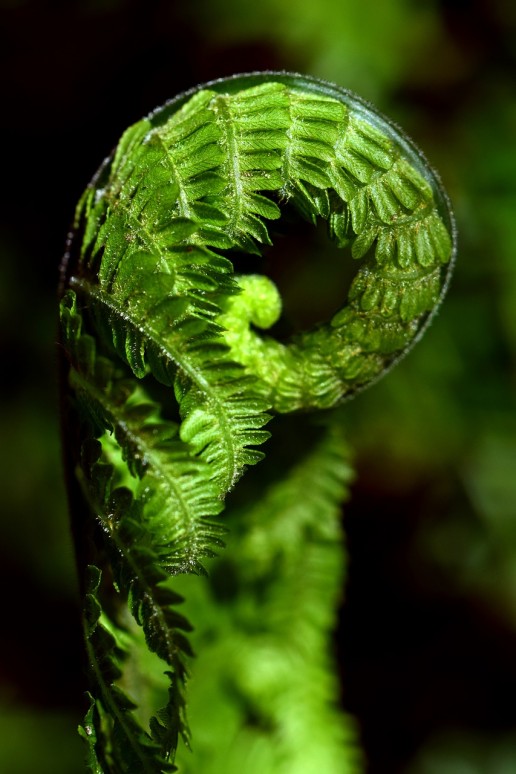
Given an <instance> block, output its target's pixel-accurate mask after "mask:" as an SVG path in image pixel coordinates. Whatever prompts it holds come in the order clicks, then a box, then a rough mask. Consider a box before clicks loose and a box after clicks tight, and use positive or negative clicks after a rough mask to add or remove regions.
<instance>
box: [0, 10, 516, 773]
mask: <svg viewBox="0 0 516 774" xmlns="http://www.w3.org/2000/svg"><path fill="white" fill-rule="evenodd" d="M0 10H1V13H2V17H3V24H2V25H1V26H2V33H1V35H2V46H1V49H2V57H3V61H2V68H1V72H2V74H3V75H2V78H3V79H4V80H3V82H2V92H3V94H2V97H3V99H2V101H3V104H4V107H5V108H6V116H8V118H9V120H8V121H5V122H4V124H3V127H2V133H3V134H2V147H3V148H4V155H5V160H4V167H3V182H4V185H3V189H4V193H5V194H7V195H6V197H5V203H4V204H3V206H2V215H3V218H2V233H1V242H0V245H1V249H2V252H1V258H0V321H1V326H0V331H1V341H2V354H3V377H2V388H3V395H2V403H1V404H0V405H1V407H0V422H1V424H0V427H1V429H2V444H1V447H0V449H1V450H0V470H1V475H2V482H1V485H2V493H3V507H2V519H1V523H0V528H1V539H0V556H1V562H0V566H1V570H2V583H3V588H4V612H3V620H2V637H1V640H0V702H1V707H2V709H1V712H0V771H6V772H13V773H16V772H18V771H19V772H20V773H21V772H25V771H37V772H45V771H52V772H53V774H60V772H62V773H63V774H68V773H69V774H74V772H78V771H80V770H81V763H80V760H81V752H80V750H79V748H78V747H77V740H76V738H75V735H74V727H75V726H76V724H77V722H79V720H80V718H81V715H82V713H83V710H84V707H83V706H82V704H81V677H80V668H79V654H78V649H79V640H78V635H77V630H76V619H75V616H76V615H77V610H76V606H75V576H74V570H73V549H72V546H71V540H70V536H69V533H68V527H67V517H66V504H65V494H64V486H63V484H62V480H61V474H60V457H59V436H58V400H57V386H56V385H57V376H56V357H55V353H54V319H55V302H54V299H55V292H54V288H55V285H56V284H57V270H56V267H57V264H58V262H59V256H60V254H61V252H62V247H63V242H64V236H65V233H66V230H67V228H68V224H69V222H70V220H71V217H72V213H73V207H74V204H75V201H76V200H77V198H78V196H79V194H80V192H81V189H82V188H83V186H84V184H85V183H86V182H87V180H88V178H89V176H90V175H91V174H92V173H93V171H94V169H95V168H96V166H97V165H98V163H100V161H101V159H102V158H103V156H104V155H105V154H106V153H107V152H108V151H109V147H110V145H112V144H114V142H115V141H116V139H117V137H118V135H119V134H120V133H121V131H122V130H123V129H124V128H125V126H126V125H127V124H128V123H129V122H131V121H134V120H136V119H137V118H139V117H140V115H141V114H143V113H145V112H146V111H148V110H150V109H152V108H153V107H154V106H155V105H156V104H158V103H159V102H163V101H164V100H165V99H167V98H169V97H172V96H173V95H174V94H175V93H177V92H178V91H179V90H181V89H183V88H187V87H189V86H192V85H194V84H195V83H196V82H199V81H204V80H208V79H210V78H214V77H218V76H222V75H226V74H229V73H231V72H237V71H246V70H252V69H268V68H274V69H283V68H284V69H288V70H298V71H304V72H307V73H309V74H312V75H318V76H321V77H324V78H327V79H329V80H333V81H336V82H338V83H339V84H340V85H343V86H346V87H348V88H351V89H353V90H356V91H357V92H359V93H360V94H361V95H362V96H364V97H366V98H368V99H371V100H373V101H375V102H376V103H377V105H378V106H379V107H380V108H381V109H382V110H383V111H384V112H386V113H387V114H389V115H390V116H391V117H393V118H394V119H395V120H397V121H398V122H399V123H400V124H401V125H403V127H404V129H405V130H406V131H407V133H408V134H410V135H412V136H413V137H414V139H415V140H416V141H417V142H418V143H419V144H420V145H421V146H422V147H423V148H424V150H425V153H426V155H427V156H428V157H429V158H430V159H431V161H432V163H433V164H435V166H436V168H437V169H439V171H440V173H441V176H442V178H443V181H444V183H445V186H446V187H447V189H448V190H449V193H450V196H451V199H452V201H453V204H454V207H455V211H456V216H457V221H458V227H459V256H458V263H457V268H456V273H455V278H454V281H453V283H452V286H451V288H450V291H449V295H448V298H447V299H446V301H445V303H444V305H443V307H442V311H441V312H440V314H439V315H438V317H437V319H436V320H435V322H434V324H433V326H432V328H431V329H430V330H429V332H428V333H427V334H426V336H425V338H424V340H423V341H422V342H421V343H420V344H419V345H418V347H416V349H415V350H414V351H413V352H412V353H411V354H410V356H409V357H408V358H407V359H406V360H405V361H404V362H403V363H402V364H400V365H399V366H398V367H397V368H396V369H395V370H394V371H393V372H392V373H391V374H390V375H389V376H388V377H387V378H386V379H385V380H384V381H382V382H381V383H379V384H378V385H376V386H375V387H374V388H372V389H371V390H369V391H367V392H366V393H364V394H363V395H361V396H359V397H358V398H357V399H356V400H355V401H354V402H353V403H349V404H346V405H345V406H343V408H342V415H343V421H344V422H345V423H346V424H347V426H348V434H349V440H350V443H351V445H352V446H353V447H354V449H355V452H356V463H357V468H358V476H357V483H356V485H355V488H354V497H353V500H352V502H351V504H350V505H349V507H348V509H347V516H346V524H347V526H348V531H349V551H350V556H351V560H350V561H351V574H350V580H349V589H348V599H349V605H348V607H347V608H345V610H344V612H343V626H342V630H341V631H340V633H339V640H338V647H339V652H340V653H341V654H342V663H343V667H342V668H343V673H344V685H345V689H346V690H345V705H346V708H347V709H350V710H351V711H352V712H354V713H355V714H356V716H357V718H358V722H359V724H360V726H361V728H362V736H363V740H364V745H365V749H366V754H367V756H368V758H369V761H370V771H371V772H379V774H385V773H386V772H408V774H427V772H428V773H430V772H432V773H433V772H439V774H447V773H448V772H450V774H451V772H453V774H462V772H464V774H466V772H468V774H481V773H482V774H484V772H485V773H486V774H504V773H505V772H509V771H513V770H514V767H515V766H516V764H515V759H516V737H515V736H514V732H515V731H516V701H515V699H514V696H515V695H516V690H515V689H516V669H515V668H514V665H513V662H514V655H513V654H514V648H515V646H516V512H515V511H516V412H515V409H516V226H515V223H516V220H515V212H516V145H515V143H514V137H515V135H516V94H515V91H514V82H515V69H516V68H515V57H516V39H515V31H516V30H515V28H516V12H515V10H514V7H512V6H510V5H509V4H508V3H506V2H503V0H493V1H492V2H490V3H487V1H486V0H475V1H474V2H461V1H459V0H455V1H454V2H447V3H445V2H444V0H443V2H441V3H439V2H437V1H436V0H425V2H421V3H416V2H413V1H412V0H388V1H387V2H384V3H376V2H373V1H372V0H360V2H358V0H339V2H337V0H319V2H317V3H314V2H312V0H297V2H295V3H294V2H290V0H289V1H286V2H282V3H277V2H272V0H264V2H262V3H243V2H241V0H239V2H236V1H235V0H194V1H193V2H191V3H189V4H188V6H185V7H183V6H182V4H179V3H173V2H165V0H162V1H161V2H159V0H156V1H155V2H152V3H148V2H147V3H143V2H139V1H138V0H118V1H117V2H109V3H103V2H100V1H98V0H97V1H96V2H88V0H83V1H82V2H71V3H69V4H66V5H63V4H59V3H48V4H41V3H38V2H37V0H32V1H31V0H25V2H22V1H20V2H17V3H14V2H9V3H2V4H1V6H0ZM179 60H181V62H182V64H181V65H178V61H179ZM278 259H279V257H278ZM310 276H311V277H312V276H313V275H312V274H310ZM284 281H285V282H288V277H286V278H285V280H284ZM311 292H317V289H316V288H313V287H312V288H311ZM321 293H323V294H324V289H322V290H321ZM375 627H376V628H375ZM411 670H412V671H411Z"/></svg>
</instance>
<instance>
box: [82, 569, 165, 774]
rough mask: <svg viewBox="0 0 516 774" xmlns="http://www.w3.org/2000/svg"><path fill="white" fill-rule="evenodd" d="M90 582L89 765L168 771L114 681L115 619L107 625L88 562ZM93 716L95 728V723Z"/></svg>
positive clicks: (118, 661) (96, 574)
mask: <svg viewBox="0 0 516 774" xmlns="http://www.w3.org/2000/svg"><path fill="white" fill-rule="evenodd" d="M89 570H90V585H89V590H88V592H87V596H86V600H85V602H86V612H85V623H84V629H85V633H86V638H85V639H86V651H87V654H88V660H89V663H90V667H91V674H92V678H93V686H92V694H93V697H94V700H95V708H94V709H93V700H92V706H90V710H89V712H88V715H87V719H86V726H85V734H86V736H87V737H88V741H89V744H90V750H92V752H91V755H90V767H91V765H92V763H91V762H93V768H92V770H93V771H95V769H96V770H97V771H103V768H102V767H101V764H100V763H99V761H102V762H103V765H105V766H107V767H108V768H107V769H106V770H107V771H109V770H111V767H113V770H116V771H120V772H127V774H129V773H131V774H132V773H133V772H142V773H143V772H148V774H156V772H172V771H176V770H177V769H176V767H175V766H173V765H172V764H170V763H168V762H167V761H166V759H165V758H163V757H162V755H161V750H160V747H159V745H158V744H157V743H156V742H155V741H153V740H152V738H151V737H150V735H149V734H147V733H146V732H145V731H144V730H143V728H142V727H141V726H140V724H139V722H138V720H137V719H136V717H135V714H134V710H135V704H134V703H133V701H132V700H131V699H130V698H129V697H128V696H127V695H126V694H125V693H124V692H123V691H122V690H121V689H120V688H119V686H118V685H117V681H118V680H119V679H120V677H121V675H122V668H123V667H122V662H123V658H124V649H123V647H122V646H121V644H120V642H119V641H117V637H116V629H115V627H114V626H113V625H111V624H110V625H109V627H106V622H105V619H103V613H102V608H101V605H100V602H99V600H98V590H99V586H100V581H101V574H100V571H99V570H98V568H97V567H94V566H92V567H90V568H89ZM95 722H97V724H98V726H97V727H96V728H95V726H94V725H93V723H95Z"/></svg>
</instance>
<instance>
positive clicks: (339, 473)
mask: <svg viewBox="0 0 516 774" xmlns="http://www.w3.org/2000/svg"><path fill="white" fill-rule="evenodd" d="M351 477H352V473H351V468H350V466H349V451H348V449H347V446H346V444H345V442H344V441H343V439H342V437H341V435H340V433H339V432H338V431H336V430H332V431H330V432H328V433H326V435H325V437H324V438H323V439H322V440H321V441H320V443H319V444H318V446H317V447H316V448H315V449H314V450H312V451H311V452H309V453H308V454H307V455H306V456H305V457H304V458H303V459H302V461H301V462H300V463H299V464H298V465H297V466H295V468H294V469H292V470H290V471H289V475H288V477H286V478H283V479H282V480H280V481H279V482H277V483H276V484H274V485H272V486H270V487H269V488H268V489H267V490H266V491H265V492H264V493H263V498H262V499H261V500H260V501H259V502H257V503H256V504H254V505H252V506H251V507H250V508H247V509H246V508H243V509H241V510H238V511H236V512H234V513H232V514H231V515H230V526H231V539H230V541H229V543H228V547H227V550H226V552H225V553H224V555H223V556H221V557H220V559H218V560H217V561H216V562H215V563H214V564H213V566H212V569H211V574H212V577H213V580H212V582H211V583H210V584H208V583H205V584H204V588H203V589H201V590H199V587H197V588H196V589H195V590H194V589H192V588H191V584H188V583H187V579H186V578H185V581H184V585H183V589H184V591H185V593H186V595H187V602H186V606H187V609H188V611H189V615H190V617H191V618H192V619H193V620H194V621H195V625H196V633H195V634H194V643H195V647H196V650H197V652H198V658H197V659H196V662H195V663H194V664H193V667H192V668H193V673H192V679H191V684H190V706H191V713H192V715H191V723H192V732H193V735H194V738H195V739H196V740H197V743H196V748H195V755H194V757H193V759H191V758H190V756H189V755H188V753H187V752H186V751H185V752H184V753H183V752H182V751H180V752H179V756H178V759H177V762H178V765H179V766H180V771H181V772H186V773H189V772H192V774H193V772H195V771H203V774H215V772H218V771H221V770H223V771H225V772H227V774H236V772H238V771H242V770H244V771H246V772H251V774H255V772H256V773H258V772H259V771H262V770H265V771H271V772H274V773H275V774H283V773H284V774H290V773H291V772H296V774H305V772H306V773H307V774H308V772H310V773H311V772H314V771H318V770H321V771H324V772H327V773H328V774H332V773H334V774H344V773H346V774H348V772H357V771H359V770H360V768H361V767H360V753H359V751H358V750H357V749H353V743H352V742H351V738H352V736H353V727H352V723H351V722H350V720H349V719H348V718H347V717H346V716H344V715H343V714H342V713H340V712H339V711H338V710H337V709H336V708H335V707H336V699H337V694H338V687H337V685H336V682H335V679H334V678H332V677H331V674H332V668H331V656H330V653H329V650H328V635H329V633H330V632H331V631H332V629H333V628H334V626H335V616H336V608H337V605H338V604H339V602H340V596H341V587H342V578H343V575H344V571H345V555H344V549H343V539H342V532H341V527H340V509H341V503H342V500H343V499H345V498H346V497H347V496H348V484H349V482H350V479H351ZM227 578H229V579H231V581H230V582H229V581H227V580H226V579H227ZM212 585H213V586H215V588H220V587H222V588H223V589H224V588H226V591H225V593H224V592H220V591H219V592H218V593H217V594H216V595H211V594H210V587H211V586H212ZM213 608H214V611H213V612H212V613H211V615H210V614H209V613H207V611H209V610H210V609H213ZM207 615H208V618H207V620H206V619H205V618H204V617H205V616H207ZM206 695H207V696H208V697H209V702H208V704H206ZM230 697H235V699H234V702H232V701H231V700H230ZM203 699H204V700H203ZM234 705H236V707H234ZM230 707H231V710H230ZM223 724H224V729H223V728H222V725H223ZM300 740H302V743H300ZM263 767H265V768H263Z"/></svg>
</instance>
